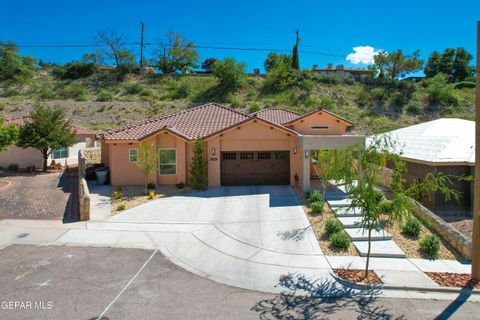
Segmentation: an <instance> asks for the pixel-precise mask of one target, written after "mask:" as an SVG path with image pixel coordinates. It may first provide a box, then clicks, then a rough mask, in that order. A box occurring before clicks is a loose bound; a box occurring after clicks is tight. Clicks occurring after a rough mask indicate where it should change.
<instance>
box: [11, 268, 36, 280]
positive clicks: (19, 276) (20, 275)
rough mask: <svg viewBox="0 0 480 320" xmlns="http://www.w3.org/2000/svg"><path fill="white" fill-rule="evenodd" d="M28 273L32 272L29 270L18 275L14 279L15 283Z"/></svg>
mask: <svg viewBox="0 0 480 320" xmlns="http://www.w3.org/2000/svg"><path fill="white" fill-rule="evenodd" d="M30 271H32V270H29V271H26V272H24V273H22V274H19V275H18V276H17V277H16V278H15V281H17V280H20V279H22V278H23V277H25V276H26V275H27V274H29V273H30Z"/></svg>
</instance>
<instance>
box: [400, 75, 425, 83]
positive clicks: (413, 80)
mask: <svg viewBox="0 0 480 320" xmlns="http://www.w3.org/2000/svg"><path fill="white" fill-rule="evenodd" d="M423 79H425V77H424V76H415V77H414V76H411V77H406V78H403V79H400V81H409V82H413V83H417V82H420V81H422V80H423Z"/></svg>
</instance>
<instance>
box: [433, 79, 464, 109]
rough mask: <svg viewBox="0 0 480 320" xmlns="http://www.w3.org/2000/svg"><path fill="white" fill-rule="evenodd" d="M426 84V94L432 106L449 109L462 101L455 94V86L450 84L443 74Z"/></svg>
mask: <svg viewBox="0 0 480 320" xmlns="http://www.w3.org/2000/svg"><path fill="white" fill-rule="evenodd" d="M426 84H427V88H426V93H427V97H428V100H429V103H430V105H431V106H434V105H440V106H443V107H449V106H457V105H458V104H459V102H460V99H459V97H458V95H457V93H456V92H455V85H453V84H450V83H448V81H447V79H446V78H445V76H444V75H443V74H438V75H436V76H435V77H433V78H431V79H428V80H427V81H426Z"/></svg>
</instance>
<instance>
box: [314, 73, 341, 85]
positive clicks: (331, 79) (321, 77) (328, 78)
mask: <svg viewBox="0 0 480 320" xmlns="http://www.w3.org/2000/svg"><path fill="white" fill-rule="evenodd" d="M313 79H314V80H315V81H317V82H320V83H328V84H337V83H339V82H340V78H339V77H337V76H334V75H330V74H319V73H315V75H314V76H313Z"/></svg>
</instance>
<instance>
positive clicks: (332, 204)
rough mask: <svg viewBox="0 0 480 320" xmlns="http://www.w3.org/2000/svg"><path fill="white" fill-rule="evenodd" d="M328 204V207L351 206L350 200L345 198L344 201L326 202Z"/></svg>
mask: <svg viewBox="0 0 480 320" xmlns="http://www.w3.org/2000/svg"><path fill="white" fill-rule="evenodd" d="M328 204H329V205H330V207H332V208H335V207H349V206H350V205H351V204H352V200H350V199H348V198H345V199H334V200H328Z"/></svg>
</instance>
